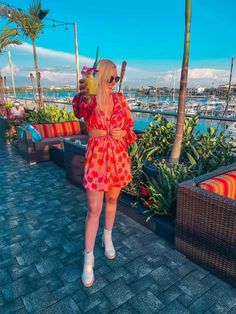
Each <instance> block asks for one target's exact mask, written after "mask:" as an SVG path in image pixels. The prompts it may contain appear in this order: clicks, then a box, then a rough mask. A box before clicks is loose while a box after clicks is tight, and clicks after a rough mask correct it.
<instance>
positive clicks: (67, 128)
mask: <svg viewBox="0 0 236 314" xmlns="http://www.w3.org/2000/svg"><path fill="white" fill-rule="evenodd" d="M33 127H34V128H35V129H36V130H37V131H38V132H39V133H40V135H41V136H42V138H50V137H58V136H70V135H76V134H81V128H80V123H79V122H78V121H68V122H59V123H47V124H33Z"/></svg>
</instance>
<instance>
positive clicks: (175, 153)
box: [169, 0, 192, 163]
mask: <svg viewBox="0 0 236 314" xmlns="http://www.w3.org/2000/svg"><path fill="white" fill-rule="evenodd" d="M191 13H192V0H186V1H185V40H184V54H183V62H182V71H181V80H180V91H179V102H178V114H177V127H176V134H175V141H174V146H173V148H172V152H171V156H170V159H169V162H170V163H178V162H179V158H180V153H181V144H182V138H183V132H184V120H185V108H186V96H187V78H188V63H189V49H190V27H191Z"/></svg>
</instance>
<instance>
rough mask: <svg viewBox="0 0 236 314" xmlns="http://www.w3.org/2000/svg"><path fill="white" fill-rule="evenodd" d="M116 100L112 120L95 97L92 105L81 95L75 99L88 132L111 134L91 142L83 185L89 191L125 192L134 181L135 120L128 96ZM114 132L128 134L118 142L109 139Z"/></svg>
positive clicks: (89, 143)
mask: <svg viewBox="0 0 236 314" xmlns="http://www.w3.org/2000/svg"><path fill="white" fill-rule="evenodd" d="M112 96H113V102H114V107H113V112H112V115H111V117H110V118H108V117H106V115H105V113H104V112H103V111H101V110H98V109H97V108H96V97H95V96H91V100H90V102H89V103H86V102H84V101H83V100H82V99H81V97H80V94H78V95H77V96H75V97H74V99H73V109H74V113H75V116H76V117H77V118H78V119H80V118H84V121H85V123H86V128H87V131H88V132H89V131H90V130H92V129H101V130H105V131H107V135H104V136H99V137H90V138H89V139H88V145H87V150H86V155H85V169H84V181H83V186H84V187H85V188H86V189H87V190H97V191H108V190H110V189H112V188H113V187H117V188H122V187H124V186H126V185H127V184H128V183H129V182H130V181H131V180H132V174H131V160H130V157H129V154H128V146H129V145H130V144H132V143H133V142H134V141H136V139H137V136H136V134H135V133H134V131H133V127H134V120H133V117H132V114H131V112H130V109H129V106H128V104H127V102H126V98H125V96H124V95H123V94H122V93H113V94H112ZM112 128H122V129H124V130H126V132H127V134H126V136H125V137H123V138H122V139H114V138H113V137H112V136H111V135H109V130H110V129H112Z"/></svg>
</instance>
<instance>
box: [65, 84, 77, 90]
mask: <svg viewBox="0 0 236 314" xmlns="http://www.w3.org/2000/svg"><path fill="white" fill-rule="evenodd" d="M74 88H75V85H65V86H63V89H74Z"/></svg>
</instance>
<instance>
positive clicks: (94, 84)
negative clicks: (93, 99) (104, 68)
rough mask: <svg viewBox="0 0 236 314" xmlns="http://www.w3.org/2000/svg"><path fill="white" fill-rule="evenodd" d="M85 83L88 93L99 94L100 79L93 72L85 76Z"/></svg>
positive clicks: (90, 94)
mask: <svg viewBox="0 0 236 314" xmlns="http://www.w3.org/2000/svg"><path fill="white" fill-rule="evenodd" d="M85 83H86V85H87V90H88V95H89V96H92V95H93V96H95V95H97V90H98V79H97V78H96V77H94V76H93V74H92V73H91V74H89V75H88V76H87V77H86V78H85Z"/></svg>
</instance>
